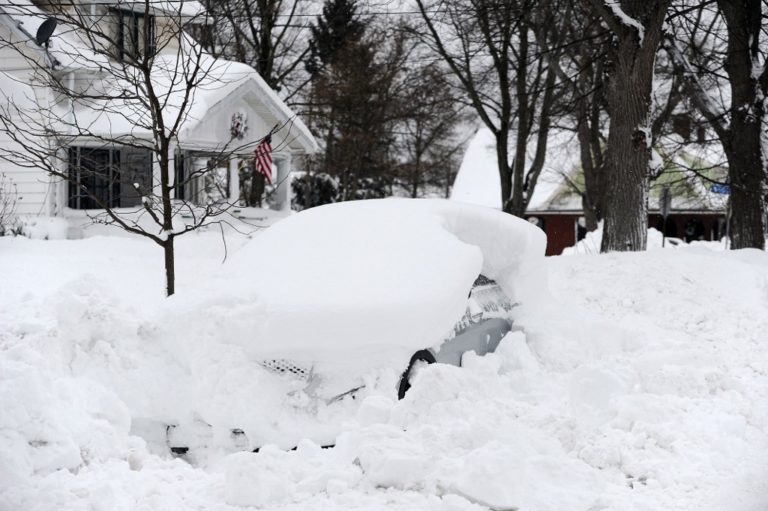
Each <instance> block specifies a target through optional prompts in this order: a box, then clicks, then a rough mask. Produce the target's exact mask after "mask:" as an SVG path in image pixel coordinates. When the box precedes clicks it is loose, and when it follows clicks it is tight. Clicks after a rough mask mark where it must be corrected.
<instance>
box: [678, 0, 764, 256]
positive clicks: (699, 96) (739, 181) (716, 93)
mask: <svg viewBox="0 0 768 511" xmlns="http://www.w3.org/2000/svg"><path fill="white" fill-rule="evenodd" d="M710 4H713V2H709V3H705V4H701V5H694V6H693V7H689V8H681V9H680V11H679V15H678V16H676V19H675V20H674V21H675V23H674V27H675V29H676V30H675V34H674V35H672V34H670V36H669V37H668V38H667V41H666V48H667V50H668V52H669V54H670V56H671V58H672V60H673V62H674V64H675V67H676V70H677V71H678V74H679V76H680V77H681V78H682V79H683V83H684V86H685V90H686V92H687V94H688V96H689V97H690V98H691V100H692V103H693V104H694V105H695V107H696V109H697V110H698V112H699V113H700V114H701V115H702V116H703V118H704V119H705V121H706V123H707V124H708V126H709V127H711V129H712V130H713V131H714V133H715V135H716V137H717V139H718V140H719V142H720V143H721V144H722V148H723V151H724V153H725V156H726V159H727V163H728V175H729V178H730V188H731V198H730V201H731V240H732V243H731V247H732V248H734V249H737V248H759V249H764V248H765V213H766V208H765V190H766V188H765V186H766V182H767V181H766V163H765V157H766V155H765V150H764V149H763V147H762V145H761V137H762V133H763V131H764V129H765V122H766V111H765V103H764V100H765V97H766V94H768V70H767V69H766V66H765V64H766V58H767V57H768V52H766V51H765V50H764V48H765V41H766V39H765V31H766V26H765V25H764V20H765V16H766V13H765V7H764V5H763V4H764V2H761V1H760V0H740V1H734V2H726V1H718V2H717V4H716V5H710ZM722 71H724V72H725V73H723V72H722ZM722 90H730V94H722V93H720V92H721V91H722Z"/></svg>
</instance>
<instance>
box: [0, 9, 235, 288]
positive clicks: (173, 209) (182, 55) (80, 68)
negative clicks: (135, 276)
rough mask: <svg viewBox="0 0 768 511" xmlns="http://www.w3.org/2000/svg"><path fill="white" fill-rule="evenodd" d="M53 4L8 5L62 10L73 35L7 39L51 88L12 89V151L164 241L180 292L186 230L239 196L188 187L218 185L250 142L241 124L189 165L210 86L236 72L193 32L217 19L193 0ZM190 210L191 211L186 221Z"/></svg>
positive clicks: (171, 279)
mask: <svg viewBox="0 0 768 511" xmlns="http://www.w3.org/2000/svg"><path fill="white" fill-rule="evenodd" d="M46 5H47V7H46V10H45V11H42V10H39V9H38V8H36V7H35V6H34V4H31V3H28V4H18V6H16V7H14V8H13V10H12V11H9V8H7V7H6V8H5V9H6V12H7V13H8V12H10V13H11V14H12V15H19V16H24V17H25V19H27V20H29V19H34V20H37V21H38V22H40V21H42V20H43V19H46V18H55V19H56V20H57V21H58V28H57V32H56V33H57V34H61V35H59V36H56V35H54V38H53V40H52V43H51V44H50V45H49V44H48V43H44V44H42V45H41V44H36V43H34V42H30V41H28V40H10V41H2V42H3V43H5V44H8V45H9V46H12V47H13V48H14V49H16V51H17V52H18V55H19V57H21V59H22V60H23V62H25V63H26V66H27V69H28V73H21V74H18V75H16V79H17V80H18V83H19V86H20V87H22V86H25V87H28V88H29V90H37V91H42V93H41V94H38V96H42V99H41V98H40V97H38V98H37V100H32V98H29V97H27V98H26V101H21V100H20V97H19V94H16V95H11V94H8V93H7V92H6V93H5V101H3V103H2V104H1V105H0V126H1V128H0V129H2V131H3V132H4V134H5V135H6V136H7V137H9V138H10V139H11V140H12V141H13V142H14V143H15V147H11V148H10V149H6V150H3V151H2V154H0V157H2V158H3V159H5V160H6V161H9V162H11V163H13V164H14V165H18V166H21V167H26V168H33V169H43V170H45V171H46V172H47V173H48V174H49V175H50V176H52V177H54V178H58V179H63V180H65V181H67V182H68V187H69V195H68V198H67V201H68V203H69V205H70V206H74V205H80V206H81V207H83V208H84V209H89V208H98V209H99V210H101V211H102V212H101V213H98V214H97V215H96V216H95V217H94V218H95V219H96V220H97V221H100V222H103V223H105V224H113V225H117V226H119V227H121V228H122V229H124V230H126V231H128V232H130V233H133V234H136V235H138V236H142V237H144V238H147V239H150V240H152V241H153V242H155V243H156V244H157V245H158V246H160V247H161V248H162V250H163V253H164V261H165V282H166V292H167V294H168V295H172V294H173V293H174V290H175V265H174V241H175V239H176V238H177V237H179V236H181V235H184V234H187V233H189V232H191V231H194V230H196V229H198V228H199V227H201V226H203V225H205V224H208V223H211V222H216V221H222V219H223V218H224V217H223V215H225V214H226V212H227V210H228V208H229V207H230V206H231V204H229V203H228V202H226V201H225V200H218V201H216V200H209V201H207V202H205V203H197V202H196V201H195V200H194V199H193V198H192V197H189V196H187V197H183V195H184V194H183V193H182V191H184V190H186V191H187V192H189V190H190V187H195V188H200V187H203V186H207V187H209V188H210V189H211V190H213V189H215V187H216V173H217V170H216V169H217V168H220V165H221V162H223V161H225V160H226V159H227V157H228V155H229V154H231V153H232V152H233V151H235V150H242V148H240V147H236V146H237V145H238V140H239V139H238V134H237V133H235V132H234V131H233V134H232V139H231V141H230V142H228V143H226V144H224V145H223V146H222V147H217V148H215V149H212V150H211V152H210V159H209V162H210V163H209V164H208V165H205V166H203V167H199V168H194V169H190V171H189V172H187V173H184V174H178V173H177V172H175V171H177V170H178V166H179V165H180V163H181V162H180V161H179V160H178V158H177V156H176V153H175V148H176V147H177V145H178V143H179V140H180V138H182V130H183V129H184V128H185V126H187V124H188V123H190V122H192V121H193V120H194V119H195V116H196V115H198V113H199V112H197V111H196V110H195V102H196V98H197V97H198V95H199V94H201V93H202V92H203V91H215V90H220V89H222V88H223V87H226V86H227V81H228V80H233V79H235V78H232V77H231V76H230V75H229V74H228V68H227V64H226V63H222V62H220V61H217V60H215V59H213V58H211V57H210V56H209V55H208V54H206V53H205V52H204V51H203V50H202V47H201V46H200V45H198V44H196V43H194V42H193V41H192V40H191V39H190V38H189V37H188V36H186V35H185V29H186V28H188V27H189V26H191V25H196V24H200V23H205V21H206V20H205V17H206V15H205V13H204V12H198V11H196V10H190V9H191V7H192V6H191V5H190V4H185V3H184V2H179V3H168V4H167V5H166V4H163V6H161V7H164V8H165V10H164V11H162V12H159V11H158V10H157V2H155V1H153V0H143V1H138V2H134V1H131V2H125V3H123V2H121V1H120V0H118V1H117V2H115V3H114V4H112V5H110V6H109V8H108V7H107V6H106V4H93V5H91V4H88V5H86V4H78V3H70V2H64V3H51V4H46ZM238 76H239V78H240V79H243V76H242V73H240V74H239V75H238ZM0 94H2V93H0ZM22 99H23V98H22ZM30 103H32V106H30ZM147 169H152V170H151V171H149V172H147V171H146V170H147ZM187 195H189V193H187ZM212 195H213V196H215V193H213V194H209V197H211V196H212ZM182 214H183V215H184V216H186V217H188V218H187V219H185V221H184V223H180V222H178V220H179V219H180V217H181V216H182Z"/></svg>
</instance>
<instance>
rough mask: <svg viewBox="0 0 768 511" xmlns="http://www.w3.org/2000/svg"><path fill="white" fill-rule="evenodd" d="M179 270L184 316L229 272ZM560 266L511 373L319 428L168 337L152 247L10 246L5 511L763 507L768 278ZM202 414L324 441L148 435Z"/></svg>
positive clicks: (249, 368) (726, 258)
mask: <svg viewBox="0 0 768 511" xmlns="http://www.w3.org/2000/svg"><path fill="white" fill-rule="evenodd" d="M228 239H229V243H228V251H229V257H230V258H234V257H236V255H237V252H238V251H239V249H240V248H241V247H243V246H244V243H245V240H244V239H241V238H237V237H235V236H230V237H229V238H228ZM178 252H179V253H178V292H179V295H180V296H183V295H184V294H185V293H189V292H191V291H190V290H191V289H194V288H195V286H197V284H198V283H199V282H200V281H201V280H204V279H205V278H206V277H207V276H209V275H212V274H214V273H215V272H217V271H218V269H219V267H220V265H221V261H222V259H223V256H224V249H223V247H222V244H221V240H220V234H219V233H217V232H206V233H201V234H199V235H192V236H190V237H188V238H186V239H182V240H181V241H180V242H179V247H178ZM542 266H543V269H544V270H546V276H543V275H544V274H543V273H542V276H541V277H540V278H541V282H540V285H539V286H534V287H531V288H530V289H528V291H527V293H526V294H525V296H523V297H521V299H520V303H521V305H520V306H519V307H517V308H516V309H515V317H516V319H515V323H516V326H518V327H520V328H521V329H522V330H521V331H517V332H513V333H511V334H510V335H508V337H507V338H505V339H504V340H503V341H502V343H501V345H500V347H499V350H498V352H497V353H495V354H491V355H488V356H486V357H483V358H477V357H475V358H472V357H468V360H467V363H466V365H465V367H463V368H456V367H452V366H440V365H432V366H428V367H425V368H424V369H423V370H422V371H420V372H419V373H418V375H417V379H416V381H415V382H414V385H413V387H412V389H411V390H410V392H409V393H408V395H407V396H406V398H405V399H404V400H402V401H399V402H398V401H396V400H394V399H393V398H394V391H393V388H392V387H393V383H394V380H393V378H394V375H391V374H390V375H387V374H379V375H368V376H369V381H370V382H372V384H371V385H370V386H369V387H370V388H368V389H366V391H365V393H364V394H362V396H361V399H360V400H358V401H351V400H350V401H347V402H344V403H341V404H339V405H338V406H336V407H335V408H334V407H330V406H328V407H322V406H321V407H319V408H318V409H314V410H311V413H310V412H308V411H306V410H305V409H303V408H302V406H303V404H302V403H289V402H285V400H284V398H283V397H282V396H284V395H285V392H284V391H285V390H286V389H283V388H281V385H283V384H284V383H283V381H282V380H280V379H279V378H277V377H275V376H272V375H270V374H268V373H266V372H265V371H264V370H263V368H261V367H260V366H259V365H258V364H256V363H255V362H254V361H252V360H250V359H249V357H247V356H244V351H243V348H242V347H241V346H239V345H238V344H237V343H229V342H226V341H227V340H226V339H217V338H216V336H215V335H209V336H207V337H205V342H194V343H193V342H191V341H190V338H189V337H187V334H183V332H185V329H184V328H183V325H174V324H173V323H172V322H166V321H164V320H163V319H162V318H164V316H163V312H162V311H164V310H165V309H166V305H165V304H164V302H165V300H164V298H163V295H162V290H163V284H164V283H163V280H162V257H161V253H160V251H159V249H158V248H157V247H156V246H153V245H152V244H150V243H148V242H144V241H141V240H135V239H131V238H124V237H106V236H97V237H93V238H87V239H83V240H77V241H67V240H50V241H43V240H29V239H26V238H0V283H2V293H0V510H2V511H6V510H7V511H17V510H24V511H27V510H30V511H32V510H46V511H47V510H83V511H86V510H88V511H92V510H93V511H102V510H104V511H106V510H109V511H113V510H117V511H123V510H125V511H127V510H141V511H148V510H158V511H160V510H162V511H166V510H172V511H175V510H187V509H194V510H222V511H223V510H237V509H242V506H256V507H258V508H260V509H276V510H277V509H279V510H289V509H291V510H306V509H322V510H346V509H349V510H351V509H356V510H360V509H365V510H373V509H377V510H378V509H382V510H383V509H387V510H440V511H458V510H482V509H488V508H492V509H513V508H517V509H520V510H529V511H547V510H552V511H555V510H557V511H561V510H569V511H579V510H584V511H597V510H617V511H626V510H649V511H650V510H653V511H657V510H661V509H667V510H676V511H677V510H680V511H686V510H691V511H693V510H696V511H705V510H728V511H764V510H765V509H768V455H767V454H766V453H768V406H766V403H768V355H767V353H768V350H767V349H766V348H767V346H766V345H767V344H768V334H767V333H766V332H768V256H767V255H766V254H765V253H762V252H756V251H739V252H723V251H713V250H709V249H707V248H706V247H704V246H698V247H690V248H682V249H677V250H663V251H662V250H659V251H650V252H647V253H641V254H615V255H607V256H606V255H603V256H601V255H574V256H569V257H554V258H548V259H546V260H543V259H542ZM236 298H237V297H234V300H233V302H232V307H237V306H238V305H237V303H236ZM215 331H216V330H215V324H214V325H212V326H211V329H210V332H214V333H215ZM210 332H209V333H210ZM197 340H198V341H199V339H197ZM374 376H378V379H376V380H375V381H374ZM190 403H195V404H196V406H197V409H198V411H200V412H201V413H206V414H218V415H219V416H227V414H230V415H232V416H237V415H238V413H245V412H248V411H250V412H251V414H252V415H253V414H254V412H255V414H256V415H258V414H259V413H260V414H261V415H260V417H261V425H260V426H259V425H258V424H252V425H250V426H251V427H252V428H257V427H261V428H263V429H264V432H265V435H268V434H272V435H279V434H280V432H283V433H285V431H284V430H283V429H281V427H283V426H281V424H284V423H292V424H296V425H298V426H296V427H297V428H299V429H298V430H297V431H292V432H290V433H292V434H300V433H301V432H302V431H306V432H311V434H312V435H313V436H314V437H315V442H313V441H309V440H306V441H302V442H300V443H299V445H298V449H297V450H295V451H287V450H282V449H279V448H277V447H266V448H262V449H261V450H260V452H258V453H252V452H247V451H243V452H234V451H235V450H236V449H237V448H238V447H237V445H235V444H236V442H233V447H232V448H230V449H226V448H222V447H220V446H222V445H225V444H226V443H227V442H226V440H227V439H221V438H218V439H217V438H213V439H208V440H206V439H204V438H203V439H202V440H201V439H199V438H198V439H197V441H198V443H199V444H200V445H203V444H206V442H207V444H208V445H216V446H219V447H217V448H215V449H214V448H210V449H208V450H204V449H201V450H200V452H197V453H195V455H194V456H191V459H190V461H191V463H190V462H187V461H184V460H182V459H175V458H172V457H171V456H169V455H168V454H166V453H163V452H161V449H159V448H158V446H157V444H156V443H155V442H154V441H153V440H154V439H153V436H152V435H153V434H156V433H157V424H162V423H163V421H173V420H176V421H179V420H188V421H189V423H194V422H195V417H191V416H185V417H182V416H184V414H185V413H186V414H187V415H189V412H190V410H189V404H190ZM222 403H227V405H226V406H224V405H222ZM238 407H239V408H238ZM302 428H305V429H302ZM202 431H203V433H202V435H206V434H210V435H214V436H215V435H219V436H221V435H222V434H225V433H222V432H221V431H213V432H208V431H207V430H205V428H203V429H202ZM139 433H140V434H142V435H144V438H142V437H140V436H138V434H139ZM164 434H165V432H164V431H160V435H159V436H160V437H163V435H164ZM308 434H310V433H308ZM217 440H218V441H217ZM329 441H330V442H333V443H335V445H336V446H335V447H334V448H332V449H321V448H320V446H319V445H318V444H319V443H325V442H329ZM283 447H286V446H283Z"/></svg>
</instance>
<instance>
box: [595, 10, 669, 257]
mask: <svg viewBox="0 0 768 511" xmlns="http://www.w3.org/2000/svg"><path fill="white" fill-rule="evenodd" d="M592 3H593V5H595V6H596V9H598V12H600V13H601V15H602V16H603V19H604V20H605V21H606V22H607V24H608V25H609V27H610V28H611V30H612V31H613V33H614V39H615V40H614V42H613V44H612V45H611V48H610V50H609V59H610V63H609V64H607V65H606V75H607V84H606V99H607V102H608V113H609V115H610V119H611V126H610V130H609V132H608V149H607V152H606V161H605V197H604V199H605V202H604V204H603V206H604V208H605V210H604V212H603V213H604V220H605V224H604V231H603V243H602V246H601V247H600V250H601V251H602V252H613V251H634V250H645V248H646V243H647V237H648V186H649V184H648V174H649V162H650V159H651V127H650V107H651V86H652V84H653V66H654V63H655V60H656V51H657V49H658V47H659V43H660V41H661V29H662V24H663V22H664V18H665V16H666V12H667V7H668V6H669V3H670V0H653V1H651V0H624V1H621V2H617V4H618V5H617V8H619V9H621V10H622V12H623V13H624V14H625V15H626V16H628V17H629V18H628V19H631V20H633V21H634V22H635V23H636V25H632V24H629V25H628V24H627V21H626V19H621V18H619V17H617V16H616V15H615V13H614V12H613V11H611V10H609V9H608V7H606V4H605V3H603V2H602V0H592Z"/></svg>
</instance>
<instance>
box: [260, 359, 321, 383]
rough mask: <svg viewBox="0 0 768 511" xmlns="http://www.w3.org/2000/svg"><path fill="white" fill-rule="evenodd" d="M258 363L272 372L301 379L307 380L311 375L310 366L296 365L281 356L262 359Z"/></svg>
mask: <svg viewBox="0 0 768 511" xmlns="http://www.w3.org/2000/svg"><path fill="white" fill-rule="evenodd" d="M260 364H261V365H262V366H263V367H265V368H266V369H269V370H270V371H272V372H273V373H279V374H291V375H293V376H296V377H298V378H300V379H302V380H309V379H310V377H311V376H312V368H311V367H306V366H301V365H298V364H296V363H294V362H291V361H290V360H285V359H282V358H277V359H272V360H262V361H261V362H260Z"/></svg>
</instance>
